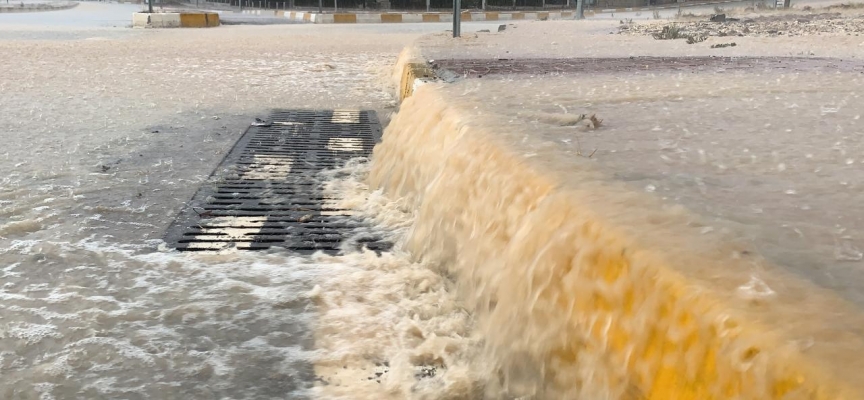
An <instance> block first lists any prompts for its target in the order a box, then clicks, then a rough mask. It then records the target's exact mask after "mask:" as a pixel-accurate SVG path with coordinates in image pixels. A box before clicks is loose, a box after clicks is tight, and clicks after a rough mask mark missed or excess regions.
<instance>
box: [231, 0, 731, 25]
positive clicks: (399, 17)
mask: <svg viewBox="0 0 864 400" xmlns="http://www.w3.org/2000/svg"><path fill="white" fill-rule="evenodd" d="M740 2H741V0H722V1H708V2H704V3H687V4H681V5H680V7H681V8H682V9H684V8H689V7H697V6H706V5H716V4H727V3H740ZM678 7H679V5H678V4H673V5H663V6H654V7H627V8H604V9H600V10H585V16H587V17H590V16H594V15H597V14H614V13H616V12H638V11H654V10H668V9H677V8H678ZM243 14H251V15H273V16H275V17H281V18H287V19H289V20H291V21H297V22H310V23H314V24H390V23H401V22H406V23H417V22H452V21H453V14H452V13H446V12H416V13H410V12H389V13H388V12H385V13H330V14H328V13H318V12H311V11H287V10H256V9H252V10H243ZM575 16H576V13H575V12H574V11H533V12H523V11H466V12H463V13H462V20H463V21H520V20H522V21H525V20H528V21H531V20H542V21H545V20H562V19H574V18H575Z"/></svg>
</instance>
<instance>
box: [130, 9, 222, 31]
mask: <svg viewBox="0 0 864 400" xmlns="http://www.w3.org/2000/svg"><path fill="white" fill-rule="evenodd" d="M219 24H220V22H219V14H218V13H212V12H202V13H194V12H191V13H187V12H176V13H172V12H166V13H152V14H150V13H143V12H140V13H133V14H132V27H133V28H212V27H216V26H219Z"/></svg>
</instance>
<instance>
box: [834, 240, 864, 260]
mask: <svg viewBox="0 0 864 400" xmlns="http://www.w3.org/2000/svg"><path fill="white" fill-rule="evenodd" d="M834 258H835V259H836V260H837V261H861V260H864V252H862V251H861V250H859V249H858V248H857V247H855V245H853V244H852V241H851V240H849V239H848V238H841V239H840V240H837V242H836V244H835V245H834Z"/></svg>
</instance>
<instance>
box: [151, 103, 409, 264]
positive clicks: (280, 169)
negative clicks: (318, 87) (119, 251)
mask: <svg viewBox="0 0 864 400" xmlns="http://www.w3.org/2000/svg"><path fill="white" fill-rule="evenodd" d="M380 138H381V126H380V123H379V122H378V118H377V116H376V114H375V112H374V111H353V110H329V111H315V110H279V111H275V112H273V113H272V114H271V116H270V118H269V119H268V120H266V121H261V120H258V122H256V123H255V124H253V125H252V126H251V127H250V128H249V129H248V130H247V131H246V133H244V135H243V136H242V137H241V138H240V140H238V141H237V143H236V144H235V145H234V148H233V149H232V150H231V152H229V153H228V155H227V156H225V159H224V160H223V161H222V163H221V164H220V165H219V166H218V167H217V168H216V170H215V171H214V172H213V174H212V175H211V177H210V180H209V183H208V184H205V185H204V186H202V187H201V188H200V189H199V190H198V192H197V193H196V194H195V196H194V197H193V199H192V200H191V201H190V203H189V206H188V207H186V208H185V209H184V210H183V211H181V213H180V214H179V215H178V216H177V218H176V219H175V221H174V223H173V224H172V225H171V227H169V228H168V231H167V232H166V234H165V241H166V242H167V243H168V244H169V245H170V246H172V247H174V248H176V249H177V250H181V251H220V250H227V249H232V248H233V249H237V250H266V249H269V248H271V247H282V248H285V249H288V250H289V251H293V252H298V253H301V254H309V253H313V252H316V251H323V252H325V253H329V254H337V253H339V252H340V251H342V250H345V249H359V248H362V247H365V248H368V249H370V250H375V251H386V250H389V249H390V247H391V246H392V244H391V243H389V242H386V241H384V240H382V239H381V238H380V236H378V235H376V234H375V233H374V232H373V230H372V229H371V228H370V227H369V226H368V225H367V224H365V223H364V222H363V220H362V219H360V218H358V217H355V216H354V215H352V214H353V213H352V211H351V210H349V209H344V208H340V207H339V206H338V203H339V202H338V200H339V199H338V198H336V197H333V196H334V195H333V194H327V193H325V192H324V185H325V183H326V182H325V181H324V180H323V178H322V176H321V172H322V171H325V170H328V169H334V168H338V167H341V166H342V165H344V163H345V162H346V161H348V160H349V159H352V158H355V157H368V156H369V155H371V153H372V148H373V147H374V146H375V142H376V141H377V140H380Z"/></svg>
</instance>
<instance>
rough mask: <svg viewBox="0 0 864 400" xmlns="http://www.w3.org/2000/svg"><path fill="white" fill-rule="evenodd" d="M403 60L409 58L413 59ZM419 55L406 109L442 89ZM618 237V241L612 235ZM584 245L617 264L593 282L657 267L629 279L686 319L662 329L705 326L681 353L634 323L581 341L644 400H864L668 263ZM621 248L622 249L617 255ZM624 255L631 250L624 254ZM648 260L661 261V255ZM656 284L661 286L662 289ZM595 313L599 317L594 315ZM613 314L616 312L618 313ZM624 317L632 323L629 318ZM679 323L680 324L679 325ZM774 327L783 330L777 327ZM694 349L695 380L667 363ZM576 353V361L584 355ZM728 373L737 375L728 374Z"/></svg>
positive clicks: (404, 87) (612, 243) (402, 93)
mask: <svg viewBox="0 0 864 400" xmlns="http://www.w3.org/2000/svg"><path fill="white" fill-rule="evenodd" d="M403 53H406V54H407V52H403ZM413 53H414V55H413V56H412V57H410V59H407V60H400V61H399V62H397V66H396V69H397V70H398V69H401V76H402V79H401V81H400V83H399V88H398V93H399V100H400V102H402V101H405V100H406V99H408V98H410V97H411V96H412V95H413V94H414V93H415V91H416V89H417V88H418V87H420V86H422V85H424V84H426V83H428V82H429V81H432V80H439V81H442V79H438V77H436V76H435V74H434V72H433V71H432V70H431V69H430V68H429V67H428V64H427V63H426V62H425V60H423V59H422V57H419V56H416V54H417V52H416V51H414V52H413ZM394 72H395V71H394ZM420 103H421V104H428V103H429V99H428V98H424V99H423V100H421V101H420ZM412 104H413V103H412V102H406V103H405V106H407V107H409V108H411V107H414V105H412ZM439 156H440V157H441V159H444V158H446V155H445V154H440V155H439ZM480 157H483V156H480ZM406 162H410V161H406ZM535 172H536V173H538V174H539V173H540V172H537V171H535ZM526 184H527V183H526ZM517 186H518V185H517ZM568 202H569V201H568ZM595 217H596V216H595ZM591 224H593V226H594V227H604V229H606V228H608V230H609V231H614V227H613V225H614V224H613V223H611V222H610V221H604V220H602V218H601V219H595V220H592V221H591ZM597 229H600V228H597ZM613 236H615V235H614V234H613ZM613 239H614V240H613ZM585 240H588V241H591V242H592V243H594V244H596V246H597V248H598V249H602V250H603V251H604V252H607V253H608V254H609V255H612V254H614V255H615V256H614V257H612V256H610V257H599V258H597V259H594V260H593V262H594V263H593V264H592V265H590V267H591V268H590V269H591V270H593V271H596V273H595V274H597V275H599V276H604V275H605V276H613V277H619V276H622V273H623V271H628V270H629V268H633V266H634V265H637V264H642V265H648V264H650V265H651V268H652V271H654V273H655V274H654V275H639V274H635V273H634V274H633V275H630V276H629V277H628V278H627V279H629V282H630V284H632V285H634V287H633V288H631V289H629V290H631V293H632V291H634V290H636V291H638V290H641V291H643V292H645V293H648V295H651V296H656V297H657V298H662V299H665V300H664V301H667V302H668V304H667V305H666V306H664V307H666V308H667V309H672V308H676V309H678V310H679V311H678V313H679V314H680V315H677V316H674V317H673V316H671V315H668V314H666V315H658V317H660V318H661V319H663V318H666V319H669V320H667V321H664V322H663V323H667V324H669V326H670V330H678V331H680V332H688V331H690V332H692V330H693V329H696V328H693V326H694V325H695V324H699V325H700V327H699V328H698V329H696V331H697V332H699V333H698V334H697V333H693V334H692V335H689V336H687V337H686V346H684V347H681V343H679V340H680V339H676V338H670V337H662V335H661V336H657V335H658V334H660V332H657V331H654V332H653V333H652V335H654V336H653V337H649V338H638V337H634V336H633V335H634V332H629V331H625V330H623V329H618V328H620V327H621V326H624V325H627V324H629V321H616V320H610V321H611V322H610V323H611V324H612V325H615V327H616V329H618V330H617V331H616V330H611V331H609V332H606V331H598V330H594V329H588V330H587V332H581V333H580V335H585V336H584V337H586V338H587V340H589V341H591V342H593V343H604V344H605V345H606V346H607V347H606V348H605V349H604V351H605V352H607V354H606V356H610V357H611V358H613V359H627V360H629V361H628V362H627V363H626V365H623V367H624V370H625V371H624V373H625V377H626V379H627V380H628V381H631V382H633V383H634V384H636V385H637V386H639V388H638V390H639V392H641V393H644V394H648V395H647V396H646V398H652V399H653V398H657V399H708V398H765V399H768V398H771V399H787V398H809V399H851V398H859V397H857V396H859V395H861V393H858V391H857V390H856V389H853V386H855V384H854V382H846V381H840V380H838V377H837V376H834V375H832V374H831V372H830V370H829V369H827V368H825V367H826V364H824V362H823V361H824V360H821V359H820V357H817V356H813V355H811V354H808V353H804V352H799V351H794V350H790V348H789V345H788V342H787V341H786V339H787V338H784V337H783V335H781V334H780V332H782V331H783V330H784V327H782V326H776V325H772V324H765V322H764V321H761V322H759V321H753V320H751V319H749V318H746V317H744V316H743V315H741V314H740V310H739V309H738V308H737V307H736V306H735V305H733V304H729V303H727V301H726V300H725V299H722V297H715V296H714V295H713V294H712V293H709V291H704V290H702V289H701V288H700V285H699V284H698V283H696V282H693V281H691V280H690V278H689V277H685V276H682V275H681V274H679V273H677V272H676V270H675V268H672V267H671V266H670V265H666V264H665V262H664V261H663V259H664V258H665V257H662V256H661V255H658V254H654V255H652V256H647V255H646V256H645V257H642V258H640V259H639V260H636V259H635V258H634V257H637V256H640V255H645V254H648V252H649V251H648V250H645V251H642V250H636V251H635V252H634V250H633V247H627V245H629V243H628V244H627V245H625V244H622V243H623V241H622V240H621V238H607V237H602V238H596V237H592V238H585ZM619 245H620V246H623V247H620V248H619V247H618V246H619ZM624 249H626V250H627V251H626V253H625V251H624ZM650 252H651V253H657V252H659V253H663V251H661V250H657V249H654V250H652V251H650ZM604 254H605V253H604ZM783 279H785V277H784V278H783ZM642 280H644V281H642ZM658 282H663V283H662V284H658ZM790 286H792V287H796V286H797V287H798V288H800V289H802V290H803V291H802V292H801V293H800V295H801V296H804V297H808V298H813V299H819V300H820V301H821V300H823V299H826V300H825V302H826V303H831V302H835V300H836V299H834V298H833V297H832V296H831V295H830V294H828V293H824V292H822V291H820V290H818V289H816V288H815V287H811V285H810V284H809V283H808V282H800V283H798V282H797V281H796V283H791V281H790ZM631 300H632V299H631ZM595 301H596V299H595ZM597 304H599V303H592V302H585V303H583V304H582V306H583V307H584V309H581V310H576V311H581V312H585V313H587V315H594V316H596V315H600V314H604V313H605V312H608V311H610V310H609V308H610V307H612V308H614V306H616V305H617V306H620V305H621V304H625V305H626V304H627V303H626V302H625V303H616V302H607V303H602V304H601V305H600V306H598V305H597ZM837 304H842V301H841V302H837ZM597 307H600V309H595V308H597ZM604 307H605V308H604ZM612 312H613V313H614V312H617V311H615V310H612ZM622 314H623V315H626V313H622ZM661 314H662V313H661ZM604 315H605V314H604ZM683 315H686V317H685V316H683ZM718 315H719V316H725V317H728V318H729V322H724V323H725V324H730V326H732V325H731V324H733V322H731V321H733V320H734V321H735V322H734V324H735V325H734V326H735V327H736V332H738V333H740V337H738V338H736V339H735V340H741V341H744V342H747V343H751V345H750V347H748V348H747V350H746V351H745V353H743V354H744V355H743V356H742V353H739V352H731V353H730V351H729V348H730V344H729V338H728V337H724V334H723V333H722V332H721V330H719V329H717V327H716V326H715V325H716V322H717V318H714V320H712V318H711V317H712V316H718ZM725 317H724V318H725ZM605 318H611V317H608V316H607V317H605ZM675 318H679V319H680V320H677V321H676V320H675ZM724 321H725V320H724ZM774 322H775V323H776V322H779V320H777V321H774ZM703 324H704V325H703ZM680 332H679V333H680ZM642 333H644V332H642ZM632 339H637V340H638V341H640V342H642V343H643V344H641V345H640V346H645V344H644V343H645V342H646V341H647V343H648V344H647V347H646V349H645V350H644V351H645V354H643V355H639V354H634V353H632V351H633V348H634V347H635V345H634V344H632V343H631V342H630V341H631V340H632ZM757 343H758V344H757ZM692 348H700V349H702V351H703V356H702V357H700V358H699V359H694V360H691V362H693V363H697V365H699V366H698V367H697V368H698V371H699V372H698V373H697V374H696V376H695V377H694V376H693V374H694V372H693V370H692V369H690V367H692V366H691V365H674V364H672V365H670V364H668V363H666V362H665V361H664V360H666V359H671V358H676V359H677V358H679V357H681V358H685V357H689V356H688V355H687V354H688V352H689V350H688V349H692ZM569 351H570V350H567V353H568V354H557V356H560V357H561V358H563V359H571V358H572V359H576V358H578V357H577V356H576V355H574V354H569ZM573 351H576V352H577V353H578V352H579V351H580V350H578V349H577V350H573ZM657 352H659V353H657ZM656 354H663V355H664V357H661V358H659V359H653V360H652V359H651V358H655V356H656ZM756 354H758V355H759V356H760V357H761V359H760V363H761V365H762V366H761V368H759V369H758V370H756V369H751V370H743V371H739V370H738V369H737V367H736V366H738V365H740V364H741V358H742V357H744V358H746V357H751V356H754V355H756ZM643 356H644V357H643ZM640 357H641V359H640ZM658 360H659V361H658ZM646 363H647V364H652V368H654V369H653V370H651V369H648V370H646V369H645V368H644V367H645V365H646ZM724 370H725V371H724ZM646 371H650V372H646ZM729 371H735V372H731V373H729ZM756 382H758V383H756ZM718 393H722V395H721V396H720V397H717V396H716V395H717V394H718Z"/></svg>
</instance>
